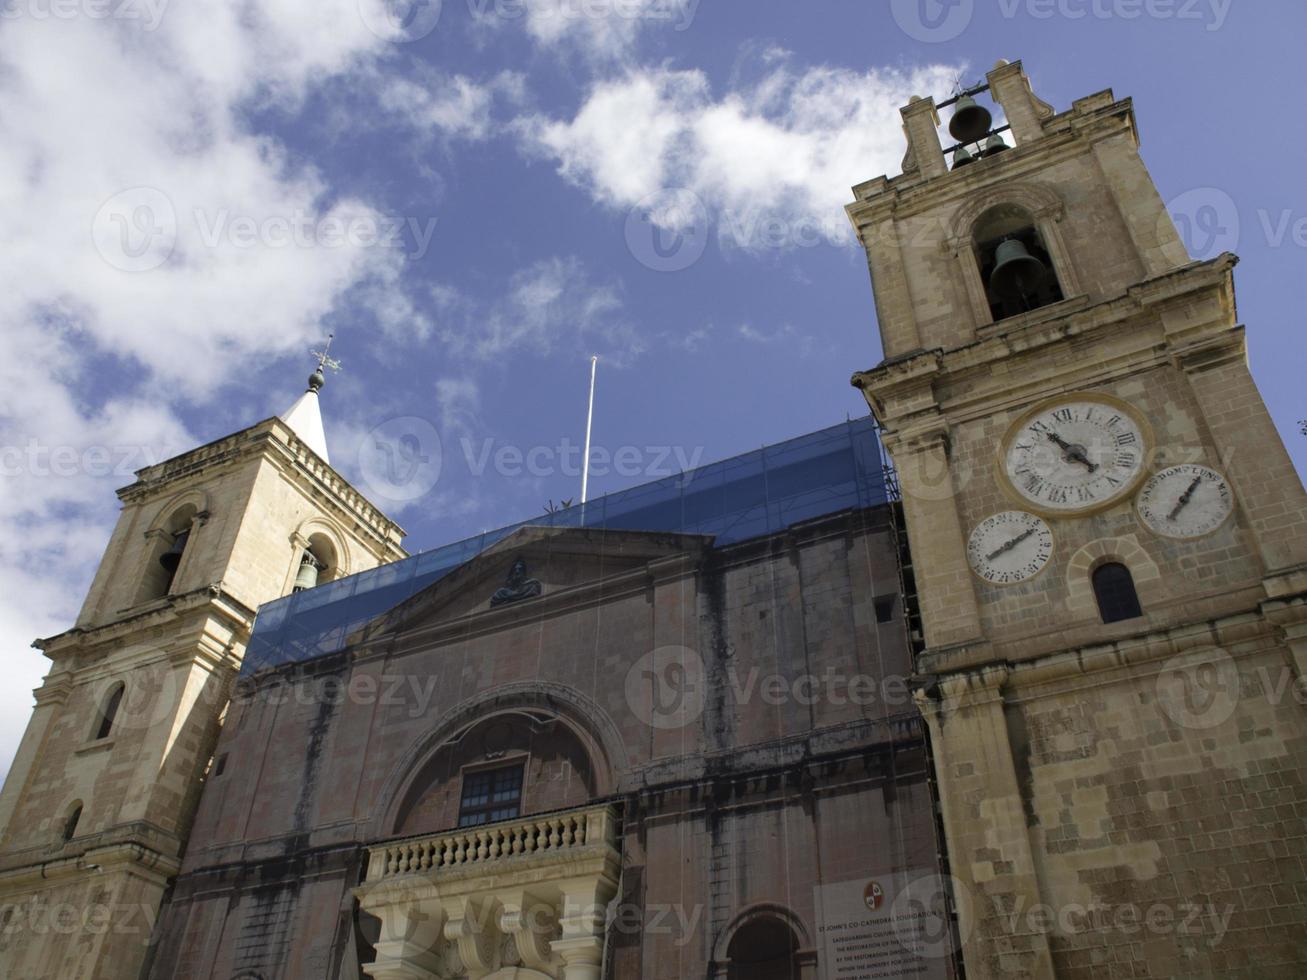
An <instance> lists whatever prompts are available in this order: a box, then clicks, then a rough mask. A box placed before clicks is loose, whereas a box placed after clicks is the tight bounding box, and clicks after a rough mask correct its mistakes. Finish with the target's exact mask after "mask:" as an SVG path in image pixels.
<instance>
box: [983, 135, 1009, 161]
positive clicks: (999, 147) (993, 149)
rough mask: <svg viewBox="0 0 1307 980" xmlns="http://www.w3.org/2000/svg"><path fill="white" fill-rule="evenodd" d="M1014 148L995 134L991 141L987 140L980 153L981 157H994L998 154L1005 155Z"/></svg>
mask: <svg viewBox="0 0 1307 980" xmlns="http://www.w3.org/2000/svg"><path fill="white" fill-rule="evenodd" d="M1010 149H1012V147H1010V146H1008V145H1007V142H1006V141H1005V140H1004V139H1003V137H1002V136H1000V135H999V134H998V133H995V134H994V135H993V136H991V137H990V138H989V139H987V140H985V147H984V149H982V150H981V151H980V155H981V157H982V158H983V157H992V156H994V155H996V154H999V153H1003V152H1005V151H1007V150H1010Z"/></svg>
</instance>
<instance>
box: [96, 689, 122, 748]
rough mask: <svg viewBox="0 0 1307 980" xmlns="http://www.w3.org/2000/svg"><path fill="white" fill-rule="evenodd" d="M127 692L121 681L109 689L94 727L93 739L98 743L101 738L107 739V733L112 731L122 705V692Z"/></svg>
mask: <svg viewBox="0 0 1307 980" xmlns="http://www.w3.org/2000/svg"><path fill="white" fill-rule="evenodd" d="M125 690H127V685H125V684H124V683H123V682H122V681H119V682H118V683H116V684H114V686H113V687H111V688H109V693H108V694H107V695H106V696H105V698H104V701H102V702H101V705H100V721H99V723H98V724H97V725H96V726H95V738H96V740H97V741H98V740H99V739H102V738H108V737H109V733H110V732H112V731H113V723H114V720H115V719H117V717H118V709H119V708H120V707H121V706H122V703H123V692H124V691H125Z"/></svg>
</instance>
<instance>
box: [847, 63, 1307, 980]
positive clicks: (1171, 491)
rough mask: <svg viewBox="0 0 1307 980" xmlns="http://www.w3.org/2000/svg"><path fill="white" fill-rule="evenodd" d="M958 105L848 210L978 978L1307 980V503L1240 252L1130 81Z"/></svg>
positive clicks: (1000, 69)
mask: <svg viewBox="0 0 1307 980" xmlns="http://www.w3.org/2000/svg"><path fill="white" fill-rule="evenodd" d="M986 103H992V104H996V109H1001V110H1002V114H1003V115H1004V116H1005V117H1006V123H1007V125H1006V126H1005V127H1002V128H1000V129H999V130H997V131H996V130H995V129H994V128H993V124H992V121H991V113H990V110H989V109H988V108H986ZM948 105H952V106H953V108H954V112H953V114H952V115H951V116H950V118H949V119H948V120H947V121H948V123H949V125H950V129H951V139H952V140H954V141H956V142H957V144H958V145H957V146H954V147H950V148H946V147H945V146H944V145H943V144H942V143H941V138H940V133H939V127H940V118H939V113H938V108H945V107H947V106H948ZM938 108H937V106H936V104H935V103H934V101H933V100H931V99H920V98H914V99H913V100H912V102H911V103H910V104H909V105H908V106H906V107H905V108H904V109H903V111H902V112H903V120H904V128H905V132H906V135H907V139H908V153H907V158H906V159H905V161H904V167H903V171H904V172H903V173H902V175H900V176H898V177H894V178H887V177H878V178H876V179H874V180H871V181H868V182H867V183H864V184H861V185H859V186H858V187H856V188H854V193H855V196H856V198H857V199H856V200H855V201H854V203H852V204H850V205H849V206H848V214H849V217H850V218H851V220H852V222H853V224H854V226H855V228H856V229H857V232H858V235H859V237H860V239H861V241H862V243H863V245H864V246H865V248H866V251H867V257H868V261H869V264H870V269H871V276H872V281H873V286H874V290H875V299H876V311H877V316H878V320H879V325H880V332H881V337H882V340H883V345H884V354H885V358H884V360H883V361H882V362H881V364H880V365H879V366H877V367H875V368H873V369H871V370H869V371H865V372H862V373H859V374H857V375H855V376H854V378H853V383H854V384H855V385H856V386H857V387H859V388H860V389H861V390H862V391H863V393H864V394H865V396H866V399H867V402H868V404H869V405H870V406H871V409H872V411H873V412H874V413H875V415H876V417H877V419H878V420H879V421H880V423H881V425H882V426H883V429H884V438H885V443H886V446H887V448H888V450H889V452H890V454H891V456H892V458H893V461H894V465H895V467H896V469H897V471H898V476H899V480H900V484H901V488H902V494H903V507H904V512H905V517H906V522H907V527H908V534H909V540H910V545H911V551H912V555H913V561H914V567H915V570H916V582H917V586H918V589H919V594H920V602H921V609H922V615H923V620H924V632H925V649H924V650H923V651H922V652H921V653H920V654H919V655H918V658H917V662H916V672H917V675H918V676H917V683H918V687H919V689H918V693H917V700H918V703H919V705H920V707H921V710H922V711H923V713H924V714H925V717H926V719H927V721H928V723H929V727H930V731H931V734H932V741H933V745H934V749H933V751H934V756H935V763H936V766H937V774H938V780H939V792H940V798H941V806H942V810H943V817H944V823H945V830H946V834H947V837H948V844H949V855H950V863H951V869H952V873H953V875H954V877H955V879H956V881H955V891H956V895H955V899H956V906H957V912H958V916H959V939H960V942H961V944H962V951H963V955H964V959H965V962H966V966H967V972H968V976H969V977H972V978H976V977H998V976H1004V977H1011V976H1027V977H1055V976H1089V975H1091V973H1093V974H1095V975H1097V974H1101V973H1102V972H1103V971H1105V970H1106V969H1107V968H1108V965H1110V966H1111V968H1112V969H1117V968H1121V969H1128V970H1133V971H1134V972H1132V973H1123V974H1122V975H1133V976H1152V977H1162V976H1168V977H1178V976H1233V975H1238V974H1239V973H1240V971H1241V970H1243V969H1249V968H1252V967H1253V965H1256V966H1257V967H1258V968H1259V969H1261V970H1263V971H1264V970H1267V969H1270V970H1272V971H1276V970H1278V971H1281V972H1280V973H1279V974H1277V975H1284V976H1290V975H1301V973H1302V971H1303V970H1304V968H1305V966H1307V946H1304V944H1303V943H1302V942H1301V936H1302V935H1303V934H1304V930H1305V929H1307V901H1304V899H1305V898H1307V894H1305V893H1304V880H1305V879H1304V869H1305V868H1307V836H1305V835H1304V823H1303V818H1304V815H1305V814H1307V779H1305V778H1304V775H1305V770H1307V764H1305V763H1304V759H1307V707H1305V706H1304V698H1303V693H1304V681H1303V678H1304V672H1307V592H1304V590H1305V589H1307V564H1305V563H1307V496H1305V495H1304V492H1303V488H1302V486H1301V484H1300V482H1299V480H1298V478H1297V476H1296V474H1295V472H1294V469H1293V467H1292V465H1291V463H1290V460H1289V458H1288V455H1287V454H1286V452H1285V450H1284V447H1283V445H1282V444H1281V442H1280V439H1279V437H1278V435H1277V433H1276V430H1275V427H1274V425H1273V424H1272V422H1271V419H1270V417H1269V415H1268V413H1267V411H1266V408H1265V406H1264V404H1263V402H1262V400H1261V398H1260V396H1259V394H1258V392H1257V390H1256V388H1255V387H1254V385H1253V381H1252V378H1251V376H1250V374H1249V370H1248V366H1247V363H1246V351H1245V331H1244V328H1243V326H1242V325H1241V324H1240V323H1239V321H1238V316H1237V311H1236V307H1235V293H1234V281H1233V270H1234V266H1235V264H1236V261H1237V260H1236V258H1235V257H1234V256H1233V255H1229V254H1226V255H1222V256H1220V257H1218V258H1216V259H1213V260H1210V261H1203V262H1195V261H1191V260H1190V258H1189V256H1188V254H1187V252H1186V249H1185V248H1184V246H1183V244H1182V242H1181V240H1180V238H1179V236H1178V235H1177V233H1176V230H1175V227H1174V225H1173V223H1172V221H1171V219H1170V217H1169V215H1168V214H1167V211H1166V208H1165V206H1164V205H1163V202H1162V199H1161V197H1160V196H1159V194H1158V192H1157V190H1156V188H1155V187H1154V185H1153V182H1152V180H1151V179H1150V177H1149V175H1148V172H1147V171H1146V169H1145V167H1144V164H1143V163H1142V161H1141V159H1140V156H1139V152H1138V135H1139V134H1138V131H1137V129H1136V125H1135V116H1134V112H1133V109H1132V105H1131V102H1130V101H1129V100H1128V99H1117V98H1116V97H1115V96H1114V95H1113V94H1112V93H1111V92H1110V91H1105V92H1100V93H1098V94H1095V95H1091V96H1088V97H1087V98H1084V99H1080V100H1078V101H1076V102H1075V103H1073V105H1072V106H1071V108H1070V109H1069V110H1067V111H1063V112H1057V111H1055V110H1054V109H1053V108H1052V107H1051V106H1049V105H1047V104H1045V103H1044V102H1042V101H1041V100H1040V99H1038V98H1037V97H1036V96H1035V95H1034V93H1033V92H1032V89H1031V85H1030V81H1029V79H1028V78H1027V77H1026V75H1025V74H1024V73H1023V71H1022V68H1021V65H1020V64H1019V63H1016V64H1008V63H1006V62H1000V63H999V65H998V66H997V67H996V68H995V69H994V71H992V72H990V73H989V75H988V76H987V78H986V80H985V81H984V83H982V84H980V85H977V86H976V87H974V88H973V89H971V90H970V91H968V92H965V93H962V97H961V98H960V99H953V100H949V102H948V103H945V104H942V105H941V106H940V107H938ZM1008 127H1010V128H1008ZM1009 144H1014V145H1009ZM1253 329H1254V330H1255V327H1254V328H1253ZM1254 337H1255V334H1254ZM1291 937H1292V938H1291Z"/></svg>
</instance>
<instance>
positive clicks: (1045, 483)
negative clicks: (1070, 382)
mask: <svg viewBox="0 0 1307 980" xmlns="http://www.w3.org/2000/svg"><path fill="white" fill-rule="evenodd" d="M1145 451H1146V445H1145V437H1144V431H1143V426H1142V425H1141V423H1140V422H1139V420H1138V419H1137V418H1136V417H1135V415H1134V413H1133V412H1132V411H1130V410H1129V409H1128V408H1126V407H1125V406H1123V405H1121V404H1119V403H1117V402H1115V401H1114V400H1108V399H1103V398H1096V397H1094V396H1090V395H1085V396H1081V397H1078V398H1077V397H1073V398H1068V399H1065V400H1062V401H1058V402H1055V403H1052V404H1050V405H1046V406H1044V407H1043V408H1041V409H1040V410H1038V411H1036V412H1035V413H1033V414H1032V415H1030V416H1028V417H1027V418H1025V419H1024V420H1023V421H1022V422H1021V424H1020V425H1019V426H1018V427H1017V429H1016V431H1014V432H1013V433H1011V434H1010V435H1009V436H1008V442H1007V446H1006V449H1005V453H1004V460H1003V472H1004V475H1005V476H1006V477H1007V479H1008V482H1009V483H1011V485H1012V488H1013V489H1014V490H1015V491H1016V492H1017V494H1018V495H1019V496H1021V497H1022V498H1023V499H1024V500H1026V501H1028V502H1029V503H1030V504H1032V505H1033V506H1035V507H1036V508H1038V509H1040V510H1041V511H1044V512H1046V513H1054V514H1075V513H1078V512H1081V511H1088V510H1094V509H1097V508H1099V507H1103V506H1105V505H1106V504H1108V503H1110V502H1112V501H1113V500H1116V499H1118V498H1120V497H1124V496H1125V495H1126V494H1128V493H1129V492H1130V491H1131V490H1132V489H1134V486H1135V484H1136V483H1138V481H1139V478H1140V476H1142V475H1143V469H1144V453H1145Z"/></svg>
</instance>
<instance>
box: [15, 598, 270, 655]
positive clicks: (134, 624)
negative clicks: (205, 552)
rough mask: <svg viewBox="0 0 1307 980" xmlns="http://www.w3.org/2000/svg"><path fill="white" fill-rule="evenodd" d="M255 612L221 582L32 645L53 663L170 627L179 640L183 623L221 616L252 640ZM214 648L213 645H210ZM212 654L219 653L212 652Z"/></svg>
mask: <svg viewBox="0 0 1307 980" xmlns="http://www.w3.org/2000/svg"><path fill="white" fill-rule="evenodd" d="M254 615H255V611H254V610H253V609H250V608H248V607H247V606H245V605H244V604H243V603H242V602H240V600H238V599H237V598H236V597H235V596H233V595H232V594H231V593H230V592H228V591H226V589H224V588H223V584H222V583H221V582H214V583H212V584H210V585H205V586H201V587H200V588H198V589H192V590H191V591H190V592H186V593H183V594H181V595H176V596H170V597H168V600H167V601H165V602H163V603H160V602H151V603H149V604H148V605H147V606H145V607H142V608H141V609H140V611H138V612H133V611H132V610H127V614H126V615H125V616H124V617H123V618H122V619H119V620H116V621H114V622H112V623H106V624H105V625H103V626H94V627H90V628H84V627H74V628H73V629H70V630H67V631H65V632H63V633H60V634H58V635H56V636H52V637H47V638H45V639H40V640H37V641H35V642H34V643H33V644H32V645H33V646H34V647H36V648H37V649H38V650H40V651H42V652H43V653H44V654H45V655H46V656H47V657H49V658H50V659H51V660H55V659H57V658H61V657H67V656H70V655H71V654H73V653H81V652H84V651H88V650H94V649H96V648H97V647H101V646H104V645H106V644H117V643H120V642H121V641H123V640H125V639H133V638H139V637H141V636H142V635H143V634H144V633H145V632H146V631H150V630H154V629H163V628H166V629H167V630H168V632H169V633H170V634H171V635H172V636H173V637H174V638H175V637H177V636H178V635H179V634H180V633H181V632H182V631H181V630H179V629H178V628H177V626H178V624H179V622H181V621H182V620H190V621H192V623H193V624H194V625H197V626H199V625H200V624H201V623H202V621H203V620H204V618H206V617H217V618H218V619H219V620H221V621H222V622H223V623H224V624H225V625H226V626H227V627H228V628H230V629H231V630H232V631H233V632H234V633H235V634H236V635H237V636H239V637H241V638H242V641H243V640H244V639H245V638H248V636H249V633H250V630H251V629H252V627H253V625H254ZM208 646H209V647H210V648H211V647H212V644H209V645H208ZM208 652H209V653H210V655H217V654H218V651H216V650H214V649H209V650H208Z"/></svg>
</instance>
